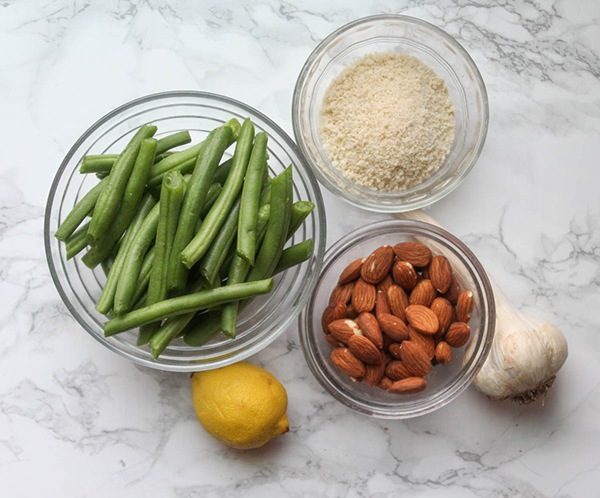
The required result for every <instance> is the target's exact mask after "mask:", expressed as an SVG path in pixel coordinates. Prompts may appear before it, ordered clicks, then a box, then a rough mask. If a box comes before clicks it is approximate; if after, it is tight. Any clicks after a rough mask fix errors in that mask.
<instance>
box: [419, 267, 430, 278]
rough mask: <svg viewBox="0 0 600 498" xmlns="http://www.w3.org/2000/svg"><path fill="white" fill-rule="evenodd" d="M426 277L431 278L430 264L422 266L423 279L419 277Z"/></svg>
mask: <svg viewBox="0 0 600 498" xmlns="http://www.w3.org/2000/svg"><path fill="white" fill-rule="evenodd" d="M424 278H426V279H428V280H429V265H427V266H424V267H423V268H421V279H419V280H422V279H424Z"/></svg>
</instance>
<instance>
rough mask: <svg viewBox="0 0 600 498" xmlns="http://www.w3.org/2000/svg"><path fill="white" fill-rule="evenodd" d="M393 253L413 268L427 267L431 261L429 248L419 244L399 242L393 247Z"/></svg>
mask: <svg viewBox="0 0 600 498" xmlns="http://www.w3.org/2000/svg"><path fill="white" fill-rule="evenodd" d="M394 252H395V253H396V256H398V257H399V258H400V259H401V260H403V261H408V262H409V263H410V264H411V265H413V266H427V265H428V264H429V262H430V261H431V251H430V250H429V247H427V246H425V245H423V244H420V243H419V242H401V243H400V244H396V245H395V246H394Z"/></svg>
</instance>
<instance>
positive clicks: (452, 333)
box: [444, 322, 471, 348]
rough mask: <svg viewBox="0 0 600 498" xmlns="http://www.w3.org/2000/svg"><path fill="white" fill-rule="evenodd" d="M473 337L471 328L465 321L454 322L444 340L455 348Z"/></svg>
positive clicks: (460, 346)
mask: <svg viewBox="0 0 600 498" xmlns="http://www.w3.org/2000/svg"><path fill="white" fill-rule="evenodd" d="M469 337H471V328H470V327H469V326H468V325H467V324H466V323H464V322H454V323H453V324H452V325H450V328H449V329H448V332H446V335H445V336H444V340H445V341H446V342H447V343H448V344H450V346H452V347H453V348H462V347H463V346H464V345H465V344H466V343H467V342H469Z"/></svg>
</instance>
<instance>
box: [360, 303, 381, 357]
mask: <svg viewBox="0 0 600 498" xmlns="http://www.w3.org/2000/svg"><path fill="white" fill-rule="evenodd" d="M356 323H358V326H359V327H360V330H362V333H363V335H364V336H365V337H366V338H367V339H369V340H370V341H371V342H372V343H373V344H375V346H376V347H377V348H379V349H381V348H383V334H382V333H381V327H380V326H379V322H378V321H377V318H375V316H373V315H372V314H371V313H368V312H364V313H361V314H360V315H358V318H357V319H356Z"/></svg>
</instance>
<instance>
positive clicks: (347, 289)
mask: <svg viewBox="0 0 600 498" xmlns="http://www.w3.org/2000/svg"><path fill="white" fill-rule="evenodd" d="M353 290H354V282H348V283H347V284H341V285H340V284H338V285H336V286H335V287H334V288H333V292H332V293H331V296H330V297H329V304H335V303H342V304H347V303H348V301H350V298H351V297H352V291H353Z"/></svg>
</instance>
